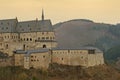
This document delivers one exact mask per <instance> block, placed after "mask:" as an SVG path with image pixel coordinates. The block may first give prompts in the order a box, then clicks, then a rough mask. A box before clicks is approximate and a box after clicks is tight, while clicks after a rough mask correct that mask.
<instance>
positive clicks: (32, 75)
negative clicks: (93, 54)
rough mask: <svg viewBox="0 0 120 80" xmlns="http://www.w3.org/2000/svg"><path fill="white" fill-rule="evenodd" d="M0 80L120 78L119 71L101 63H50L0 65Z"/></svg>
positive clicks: (101, 79)
mask: <svg viewBox="0 0 120 80" xmlns="http://www.w3.org/2000/svg"><path fill="white" fill-rule="evenodd" d="M0 75H1V76H0V80H120V73H119V72H118V71H117V70H115V69H114V68H112V67H110V66H107V65H103V66H96V67H91V68H82V67H80V66H77V67H73V66H65V65H64V66H63V65H58V64H51V67H50V68H49V69H48V70H47V71H46V70H40V69H39V70H36V69H30V70H25V69H23V68H20V67H4V68H1V67H0Z"/></svg>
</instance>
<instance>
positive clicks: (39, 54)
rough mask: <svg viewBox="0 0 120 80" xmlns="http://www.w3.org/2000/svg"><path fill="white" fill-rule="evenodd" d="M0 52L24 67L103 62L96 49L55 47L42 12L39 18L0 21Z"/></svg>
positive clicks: (87, 64)
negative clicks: (11, 57)
mask: <svg viewBox="0 0 120 80" xmlns="http://www.w3.org/2000/svg"><path fill="white" fill-rule="evenodd" d="M0 51H1V52H3V53H5V54H8V55H9V56H13V57H14V65H15V66H22V67H24V68H26V69H30V68H31V67H33V68H44V69H47V68H48V67H49V64H50V63H58V64H63V65H72V66H84V67H90V66H96V65H102V64H104V57H103V52H102V51H100V50H99V49H97V48H92V47H82V48H78V49H74V48H67V49H62V48H58V47H57V41H56V39H55V31H54V29H53V27H52V23H51V21H50V20H46V19H44V12H43V11H42V20H38V19H36V20H31V21H24V22H18V20H17V18H15V19H6V20H0Z"/></svg>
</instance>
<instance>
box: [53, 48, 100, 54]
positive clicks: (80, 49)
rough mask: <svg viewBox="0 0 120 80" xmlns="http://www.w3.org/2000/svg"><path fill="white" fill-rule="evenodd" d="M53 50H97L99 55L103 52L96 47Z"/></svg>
mask: <svg viewBox="0 0 120 80" xmlns="http://www.w3.org/2000/svg"><path fill="white" fill-rule="evenodd" d="M52 50H95V52H97V53H101V52H102V51H101V50H100V49H98V48H95V47H79V48H60V47H57V48H52Z"/></svg>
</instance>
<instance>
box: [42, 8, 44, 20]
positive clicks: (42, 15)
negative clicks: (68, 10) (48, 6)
mask: <svg viewBox="0 0 120 80" xmlns="http://www.w3.org/2000/svg"><path fill="white" fill-rule="evenodd" d="M42 21H44V10H43V9H42Z"/></svg>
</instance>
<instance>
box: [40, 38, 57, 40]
mask: <svg viewBox="0 0 120 80" xmlns="http://www.w3.org/2000/svg"><path fill="white" fill-rule="evenodd" d="M40 39H42V40H45V39H46V40H47V39H50V40H52V39H55V38H54V37H41V38H40V37H38V40H40Z"/></svg>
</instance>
